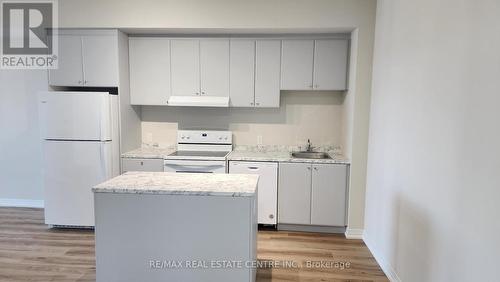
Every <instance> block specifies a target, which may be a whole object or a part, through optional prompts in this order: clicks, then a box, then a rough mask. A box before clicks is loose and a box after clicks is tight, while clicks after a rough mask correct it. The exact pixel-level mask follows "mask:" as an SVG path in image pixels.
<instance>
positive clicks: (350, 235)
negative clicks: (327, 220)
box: [345, 228, 363, 240]
mask: <svg viewBox="0 0 500 282" xmlns="http://www.w3.org/2000/svg"><path fill="white" fill-rule="evenodd" d="M345 237H346V238H347V239H360V240H362V239H363V229H354V228H347V229H346V230H345Z"/></svg>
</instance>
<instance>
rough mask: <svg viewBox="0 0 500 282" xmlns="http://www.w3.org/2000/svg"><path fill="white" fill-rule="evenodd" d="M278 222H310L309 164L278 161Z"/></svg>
mask: <svg viewBox="0 0 500 282" xmlns="http://www.w3.org/2000/svg"><path fill="white" fill-rule="evenodd" d="M279 180H280V181H279V187H278V195H279V198H278V222H279V223H284V224H310V223H311V164H307V163H280V173H279Z"/></svg>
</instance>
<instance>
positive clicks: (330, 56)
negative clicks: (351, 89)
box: [313, 39, 349, 90]
mask: <svg viewBox="0 0 500 282" xmlns="http://www.w3.org/2000/svg"><path fill="white" fill-rule="evenodd" d="M348 54H349V41H347V40H346V39H322V40H315V41H314V71H313V73H314V75H313V88H314V90H346V89H347V65H348V63H347V60H348Z"/></svg>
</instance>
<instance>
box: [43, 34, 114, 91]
mask: <svg viewBox="0 0 500 282" xmlns="http://www.w3.org/2000/svg"><path fill="white" fill-rule="evenodd" d="M58 40H59V59H58V68H57V69H54V70H50V71H49V84H50V85H52V86H79V87H83V86H85V87H116V86H118V38H117V34H116V33H113V32H99V31H96V32H95V34H93V33H88V32H87V33H82V34H77V33H74V34H71V33H62V34H59V39H58Z"/></svg>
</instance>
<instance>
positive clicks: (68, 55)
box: [49, 35, 83, 86]
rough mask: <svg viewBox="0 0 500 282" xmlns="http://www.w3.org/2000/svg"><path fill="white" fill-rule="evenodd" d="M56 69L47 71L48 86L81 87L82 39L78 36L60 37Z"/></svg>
mask: <svg viewBox="0 0 500 282" xmlns="http://www.w3.org/2000/svg"><path fill="white" fill-rule="evenodd" d="M58 41H59V54H58V56H59V57H58V60H57V69H52V70H50V71H49V84H50V85H56V86H83V58H82V38H81V36H79V35H60V36H59V39H58Z"/></svg>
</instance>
